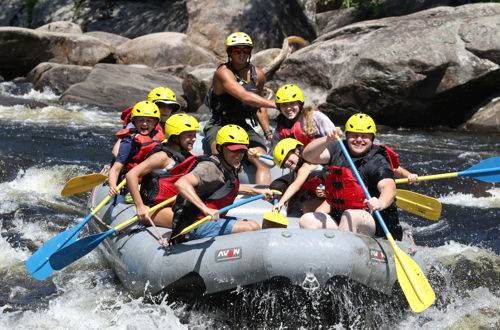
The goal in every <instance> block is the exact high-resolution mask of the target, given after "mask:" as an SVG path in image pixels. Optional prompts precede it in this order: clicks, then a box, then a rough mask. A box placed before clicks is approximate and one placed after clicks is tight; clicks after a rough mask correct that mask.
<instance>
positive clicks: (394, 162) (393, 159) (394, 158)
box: [378, 145, 401, 170]
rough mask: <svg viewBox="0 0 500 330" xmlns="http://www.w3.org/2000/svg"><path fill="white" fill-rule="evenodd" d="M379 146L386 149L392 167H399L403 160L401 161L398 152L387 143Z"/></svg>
mask: <svg viewBox="0 0 500 330" xmlns="http://www.w3.org/2000/svg"><path fill="white" fill-rule="evenodd" d="M378 146H379V147H382V148H384V149H385V153H386V154H387V156H388V159H389V163H390V164H391V167H392V169H393V170H394V169H396V168H398V167H399V165H400V164H401V162H400V161H399V157H398V154H397V153H396V152H395V151H394V150H392V149H391V148H389V147H388V146H385V145H378Z"/></svg>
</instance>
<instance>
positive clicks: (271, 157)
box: [257, 152, 274, 162]
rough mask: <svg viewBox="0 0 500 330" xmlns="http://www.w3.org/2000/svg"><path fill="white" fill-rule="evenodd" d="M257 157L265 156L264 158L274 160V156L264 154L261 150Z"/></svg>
mask: <svg viewBox="0 0 500 330" xmlns="http://www.w3.org/2000/svg"><path fill="white" fill-rule="evenodd" d="M257 157H260V158H264V159H269V160H272V161H273V162H274V158H273V156H269V155H264V154H261V153H260V152H258V153H257Z"/></svg>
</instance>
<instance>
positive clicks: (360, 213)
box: [339, 210, 375, 237]
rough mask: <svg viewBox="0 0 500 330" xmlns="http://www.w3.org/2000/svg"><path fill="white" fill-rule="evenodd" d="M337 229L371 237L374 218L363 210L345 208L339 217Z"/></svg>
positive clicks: (373, 234)
mask: <svg viewBox="0 0 500 330" xmlns="http://www.w3.org/2000/svg"><path fill="white" fill-rule="evenodd" d="M339 229H340V230H343V231H351V232H353V233H357V234H362V235H366V236H371V237H373V236H375V219H373V216H372V215H371V214H370V213H368V212H366V211H365V210H346V211H345V212H344V213H342V216H341V217H340V224H339Z"/></svg>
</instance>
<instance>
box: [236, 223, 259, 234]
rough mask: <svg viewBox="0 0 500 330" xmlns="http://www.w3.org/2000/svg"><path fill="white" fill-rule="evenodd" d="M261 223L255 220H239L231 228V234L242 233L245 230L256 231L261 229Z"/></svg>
mask: <svg viewBox="0 0 500 330" xmlns="http://www.w3.org/2000/svg"><path fill="white" fill-rule="evenodd" d="M259 229H260V225H259V224H258V223H257V222H256V221H253V220H246V219H245V220H238V221H236V223H235V224H234V226H233V229H231V234H235V233H242V232H245V231H254V230H259Z"/></svg>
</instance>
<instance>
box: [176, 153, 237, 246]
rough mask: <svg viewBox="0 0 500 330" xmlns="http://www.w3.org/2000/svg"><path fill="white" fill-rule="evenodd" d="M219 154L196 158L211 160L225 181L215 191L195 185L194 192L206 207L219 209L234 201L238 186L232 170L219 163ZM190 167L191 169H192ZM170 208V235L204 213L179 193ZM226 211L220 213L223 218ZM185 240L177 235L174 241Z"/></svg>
mask: <svg viewBox="0 0 500 330" xmlns="http://www.w3.org/2000/svg"><path fill="white" fill-rule="evenodd" d="M220 157H221V156H220V155H214V156H211V157H207V156H198V157H197V160H198V162H197V163H199V162H203V161H211V162H213V163H214V164H216V165H217V168H219V169H220V170H221V171H222V173H223V174H224V178H225V183H224V184H223V185H222V186H221V187H220V188H218V189H217V190H216V191H212V192H209V191H205V190H204V189H203V188H202V187H196V188H195V190H196V193H197V194H198V196H200V198H201V200H202V201H203V202H204V203H205V205H207V207H209V208H212V209H217V210H219V209H221V208H223V207H226V206H228V205H230V204H232V203H233V202H234V200H235V199H236V197H237V196H238V190H239V187H240V183H239V179H238V175H237V174H236V173H235V172H234V171H229V170H228V169H227V168H225V167H224V165H223V164H222V163H221V162H222V160H221V159H220ZM193 168H194V166H193V167H191V169H193ZM172 210H173V211H174V219H173V221H172V235H171V237H174V236H175V235H177V234H178V233H180V232H181V231H182V230H183V229H184V228H186V227H187V226H189V225H191V224H193V223H194V222H195V221H196V220H199V219H202V218H203V217H205V215H204V214H203V213H202V212H200V210H199V209H198V207H197V206H196V205H194V204H192V203H190V202H189V201H187V200H186V199H185V198H184V197H183V196H182V195H181V194H179V195H178V196H177V201H176V202H175V204H174V206H173V208H172ZM226 214H227V212H224V213H221V214H220V217H221V218H223V217H224V216H225V215H226ZM184 241H186V238H185V237H184V235H183V236H179V237H178V238H176V240H175V241H174V243H180V242H184Z"/></svg>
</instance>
